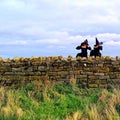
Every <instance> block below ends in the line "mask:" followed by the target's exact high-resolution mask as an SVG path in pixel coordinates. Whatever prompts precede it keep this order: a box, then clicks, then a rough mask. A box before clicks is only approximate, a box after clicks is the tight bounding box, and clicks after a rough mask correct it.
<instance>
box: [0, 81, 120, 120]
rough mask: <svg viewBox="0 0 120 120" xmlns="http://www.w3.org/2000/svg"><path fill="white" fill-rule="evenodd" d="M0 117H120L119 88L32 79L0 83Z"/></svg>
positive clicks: (99, 119) (22, 119) (72, 119)
mask: <svg viewBox="0 0 120 120" xmlns="http://www.w3.org/2000/svg"><path fill="white" fill-rule="evenodd" d="M0 120H120V90H119V89H110V90H107V89H93V88H92V89H81V88H79V87H78V86H77V85H50V86H46V85H39V84H36V85H35V84H32V83H30V84H27V85H26V86H23V87H17V88H15V87H12V88H10V87H9V88H4V87H1V88H0Z"/></svg>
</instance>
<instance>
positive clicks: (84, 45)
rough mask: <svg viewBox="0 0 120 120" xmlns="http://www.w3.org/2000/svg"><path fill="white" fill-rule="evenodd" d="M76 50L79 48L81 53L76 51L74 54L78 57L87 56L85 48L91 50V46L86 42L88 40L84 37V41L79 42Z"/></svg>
mask: <svg viewBox="0 0 120 120" xmlns="http://www.w3.org/2000/svg"><path fill="white" fill-rule="evenodd" d="M76 49H77V50H80V49H81V53H78V54H77V55H76V57H78V56H80V57H87V55H88V54H87V50H91V47H90V46H89V44H88V40H87V39H86V40H85V41H84V42H82V43H81V45H80V46H77V47H76Z"/></svg>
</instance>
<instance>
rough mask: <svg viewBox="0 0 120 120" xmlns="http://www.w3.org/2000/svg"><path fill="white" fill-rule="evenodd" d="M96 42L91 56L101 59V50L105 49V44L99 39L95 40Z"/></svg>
mask: <svg viewBox="0 0 120 120" xmlns="http://www.w3.org/2000/svg"><path fill="white" fill-rule="evenodd" d="M95 40H96V44H95V45H94V49H93V50H91V52H90V56H94V57H97V56H99V57H101V53H100V50H102V49H103V47H102V44H103V42H99V41H98V39H97V38H95Z"/></svg>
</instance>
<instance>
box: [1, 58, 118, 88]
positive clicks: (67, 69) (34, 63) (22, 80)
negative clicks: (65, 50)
mask: <svg viewBox="0 0 120 120" xmlns="http://www.w3.org/2000/svg"><path fill="white" fill-rule="evenodd" d="M32 81H38V82H42V83H45V82H47V83H48V84H49V83H51V82H54V83H56V84H63V83H64V84H67V83H68V84H69V83H71V84H75V83H76V84H78V85H79V86H80V87H83V88H86V87H87V88H91V87H100V88H103V87H104V88H109V87H112V86H113V85H116V86H119V85H120V58H119V57H116V58H110V57H109V56H106V57H101V58H91V57H89V58H87V59H86V58H77V59H76V58H72V56H68V58H63V57H62V56H56V57H38V58H37V57H31V58H18V57H15V58H14V59H9V58H8V59H2V58H0V86H10V85H17V84H27V83H29V82H32Z"/></svg>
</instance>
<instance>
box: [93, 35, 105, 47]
mask: <svg viewBox="0 0 120 120" xmlns="http://www.w3.org/2000/svg"><path fill="white" fill-rule="evenodd" d="M95 40H96V44H95V45H94V46H99V45H102V44H103V42H99V41H98V39H97V37H96V38H95Z"/></svg>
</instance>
